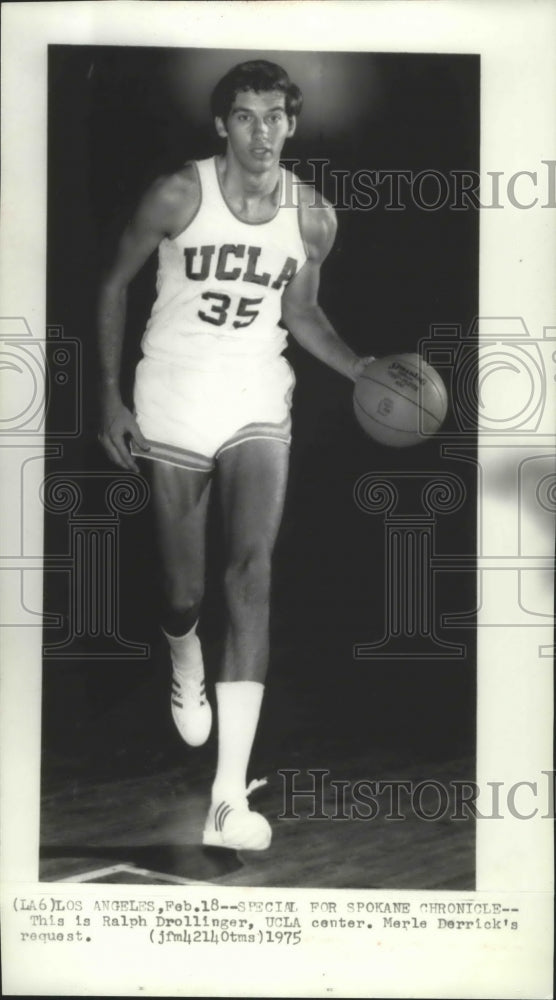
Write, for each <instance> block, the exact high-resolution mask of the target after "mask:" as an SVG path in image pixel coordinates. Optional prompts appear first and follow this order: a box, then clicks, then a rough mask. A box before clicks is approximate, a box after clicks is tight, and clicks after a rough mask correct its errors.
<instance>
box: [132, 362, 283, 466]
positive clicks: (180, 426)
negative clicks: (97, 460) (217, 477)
mask: <svg viewBox="0 0 556 1000" xmlns="http://www.w3.org/2000/svg"><path fill="white" fill-rule="evenodd" d="M294 385H295V376H294V374H293V371H292V368H291V366H290V364H289V363H288V362H287V361H286V359H285V358H283V357H281V356H280V357H278V358H276V359H275V360H274V361H272V362H270V363H269V364H267V365H265V366H263V367H261V368H259V369H257V370H256V371H248V372H246V373H241V372H239V373H238V372H231V371H226V372H206V371H196V370H193V369H187V368H182V367H180V366H179V365H171V364H168V363H167V362H164V361H162V362H161V361H155V360H154V359H152V358H150V357H145V358H143V359H142V360H141V361H140V362H139V364H138V366H137V370H136V373H135V387H134V409H135V417H136V419H137V423H138V424H139V427H140V429H141V432H142V434H143V435H144V437H145V438H146V439H147V441H148V443H149V446H150V448H149V451H141V450H140V449H138V448H134V447H133V446H132V448H131V451H132V454H133V455H135V456H137V457H140V458H150V459H154V460H155V461H160V462H167V463H169V464H170V465H177V466H181V467H182V468H184V469H196V470H199V471H204V472H210V471H211V469H213V468H214V465H215V462H216V460H217V459H218V457H219V455H221V454H222V452H224V451H226V450H227V449H228V448H234V447H236V446H237V445H239V444H242V443H243V442H244V441H252V440H258V439H268V440H276V441H282V442H283V443H284V444H286V445H289V443H290V439H291V418H290V409H291V399H292V393H293V388H294Z"/></svg>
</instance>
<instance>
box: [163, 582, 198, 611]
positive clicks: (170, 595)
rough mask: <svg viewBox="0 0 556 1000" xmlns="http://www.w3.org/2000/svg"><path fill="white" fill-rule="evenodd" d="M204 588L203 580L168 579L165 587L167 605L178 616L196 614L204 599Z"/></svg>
mask: <svg viewBox="0 0 556 1000" xmlns="http://www.w3.org/2000/svg"><path fill="white" fill-rule="evenodd" d="M203 590H204V587H203V582H202V581H195V580H187V581H183V580H179V579H168V580H167V581H166V587H165V591H166V594H165V597H166V600H165V606H166V608H167V609H168V610H169V611H170V612H171V613H172V614H173V615H176V616H179V615H185V616H188V615H191V614H194V613H195V611H196V610H197V611H198V609H199V606H200V604H201V601H202V599H203Z"/></svg>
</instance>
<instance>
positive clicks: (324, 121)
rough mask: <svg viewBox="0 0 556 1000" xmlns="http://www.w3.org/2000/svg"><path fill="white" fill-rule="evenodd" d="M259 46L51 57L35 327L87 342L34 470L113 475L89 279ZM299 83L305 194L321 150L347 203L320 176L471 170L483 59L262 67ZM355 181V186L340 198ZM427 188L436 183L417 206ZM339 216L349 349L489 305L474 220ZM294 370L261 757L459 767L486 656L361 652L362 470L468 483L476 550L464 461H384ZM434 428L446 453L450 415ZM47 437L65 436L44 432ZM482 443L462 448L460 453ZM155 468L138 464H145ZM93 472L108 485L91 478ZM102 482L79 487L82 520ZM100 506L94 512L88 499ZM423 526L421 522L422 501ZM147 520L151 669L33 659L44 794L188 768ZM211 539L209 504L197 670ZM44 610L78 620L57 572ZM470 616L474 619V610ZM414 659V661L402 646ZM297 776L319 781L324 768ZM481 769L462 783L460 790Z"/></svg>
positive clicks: (212, 606) (326, 374)
mask: <svg viewBox="0 0 556 1000" xmlns="http://www.w3.org/2000/svg"><path fill="white" fill-rule="evenodd" d="M256 55H259V53H253V52H239V51H228V50H167V49H156V48H148V49H142V48H122V47H89V46H52V47H51V49H50V62H49V67H50V70H49V72H50V76H49V133H48V277H47V282H48V284H47V297H48V305H47V316H48V322H49V323H50V324H55V325H58V326H61V327H63V331H64V336H65V337H66V338H69V339H75V340H78V341H79V342H80V344H81V349H82V362H81V374H82V383H81V388H79V385H78V384H77V382H76V383H75V386H76V393H78V394H79V399H80V404H81V412H82V426H81V432H80V434H79V435H77V436H75V437H72V438H67V439H62V438H60V440H61V442H62V443H63V454H62V456H61V457H59V458H57V459H53V460H50V462H49V463H48V464H47V473H48V472H50V473H60V472H63V473H67V475H68V478H71V477H72V475H73V476H78V475H79V474H80V473H82V472H83V471H87V472H91V471H95V472H98V473H101V474H110V473H111V472H114V471H115V470H114V467H113V466H111V465H110V463H109V462H108V460H107V459H106V457H105V456H104V453H103V452H102V450H101V449H100V447H99V446H98V445H97V443H96V431H97V413H96V358H95V346H94V314H95V298H96V290H97V286H98V279H99V275H100V272H101V269H102V267H103V266H104V264H105V263H106V261H107V260H108V259H109V256H110V252H111V250H112V248H113V245H114V240H115V238H116V236H117V233H118V232H119V230H120V229H121V226H122V225H123V223H124V222H125V220H126V218H127V217H128V215H129V213H130V212H131V211H132V209H133V206H134V204H135V203H136V200H137V198H138V197H139V195H140V193H141V191H142V190H143V189H144V187H145V185H146V184H147V183H148V182H149V181H150V180H152V179H153V178H154V177H156V176H157V175H159V174H160V173H164V172H166V171H169V170H172V169H174V168H176V167H177V166H178V165H179V164H180V163H182V162H183V161H184V160H186V159H189V158H202V157H204V156H207V155H211V154H212V153H213V152H215V151H216V150H217V149H218V145H217V141H216V139H215V135H214V132H213V128H212V123H211V120H210V112H209V104H208V99H209V94H210V90H211V88H212V86H213V85H214V83H215V82H216V80H217V79H218V78H219V77H220V76H221V75H222V74H223V73H224V72H226V70H227V69H228V68H229V67H230V66H232V65H234V64H235V63H237V62H240V61H242V60H243V59H246V58H253V57H254V56H256ZM260 55H261V57H264V58H270V59H273V60H275V61H277V62H280V63H281V64H282V65H284V66H285V67H286V68H287V69H288V71H289V72H290V75H291V76H292V78H293V79H294V80H295V81H296V82H297V83H299V85H300V86H301V88H302V90H303V92H304V96H305V107H304V110H303V112H302V114H301V116H300V119H299V122H298V129H297V133H296V135H295V136H294V137H293V139H292V140H290V141H289V144H288V145H287V146H286V148H285V150H284V153H285V156H286V157H287V158H288V159H298V160H299V161H301V162H300V164H299V165H298V166H296V168H295V169H296V171H297V173H298V174H299V175H300V176H301V177H304V178H307V179H311V176H312V171H311V167H310V165H309V164H308V163H307V161H308V160H309V159H323V158H327V159H328V160H329V161H330V165H329V167H328V168H327V169H326V170H325V175H324V176H325V183H324V190H323V193H324V194H325V195H326V196H327V197H329V198H330V200H331V201H332V202H335V201H336V191H335V189H334V182H333V174H332V173H331V171H333V170H335V171H337V170H345V171H349V172H350V173H351V172H353V171H356V170H361V169H368V170H410V171H413V172H417V171H419V170H424V169H434V170H437V171H441V172H443V173H446V174H447V172H448V171H450V170H474V171H478V170H479V60H478V58H477V57H475V56H461V55H410V54H380V55H373V54H366V53H349V54H337V53H325V54H316V53H290V52H288V53H283V52H281V53H273V52H266V53H260ZM348 190H349V188H348ZM433 195H434V192H433V191H432V189H431V192H429V196H430V197H431V198H432V197H433ZM385 202H386V199H385V197H384V196H382V197H381V201H380V204H379V205H378V206H377V207H376V208H374V209H373V210H371V211H363V210H358V211H357V210H354V211H347V210H339V211H338V222H339V232H338V239H337V242H336V244H335V247H334V249H333V251H332V253H331V255H330V257H329V259H328V260H327V262H326V264H325V266H324V268H323V282H322V293H321V303H322V305H323V307H324V309H325V311H326V312H327V314H328V315H329V317H330V319H331V320H332V321H333V322H334V324H335V325H336V327H337V329H338V332H339V333H340V335H341V336H342V337H343V338H344V339H345V340H346V341H347V342H348V343H349V344H350V345H351V346H352V347H353V348H354V349H355V350H356V351H357V352H358V353H361V354H376V355H384V354H390V353H393V352H398V351H415V350H417V349H418V344H419V341H420V340H422V339H423V338H426V337H427V336H428V334H429V327H430V325H431V324H433V323H446V324H460V325H461V326H462V327H463V329H466V328H467V327H468V326H469V325H470V323H471V321H472V320H473V318H474V317H475V316H476V315H477V312H478V213H477V212H476V211H471V210H468V211H454V210H450V208H449V207H448V206H446V207H445V208H442V209H439V210H437V211H428V212H427V211H424V210H423V209H422V208H419V207H416V206H414V205H412V204H411V201H410V199H409V197H407V198H406V199H405V200H404V203H405V209H404V210H403V211H388V210H386V207H385ZM155 269H156V261H155V260H154V259H153V261H152V262H150V263H149V264H148V265H147V266H146V268H145V269H144V271H143V272H142V274H141V275H139V277H138V278H137V279H136V281H135V282H134V284H133V286H132V288H131V290H130V301H129V311H128V331H127V338H126V345H125V352H124V355H125V356H124V372H123V384H124V390H125V393H126V394H127V398H128V401H129V393H130V391H131V385H132V379H133V369H134V364H135V362H136V360H137V359H138V357H139V341H140V337H141V335H142V332H143V329H144V325H145V321H146V318H147V316H148V311H149V308H150V304H151V302H152V299H153V294H154V276H155ZM288 356H289V358H290V360H291V361H292V363H293V365H294V368H295V371H296V375H297V388H296V392H295V397H294V443H293V447H292V460H291V479H290V487H289V492H288V498H287V504H286V511H285V515H284V521H283V525H282V529H281V533H280V537H279V541H278V545H277V550H276V557H275V576H274V605H273V620H272V632H273V645H272V660H271V671H270V676H269V684H268V691H267V697H266V699H265V704H264V710H263V724H262V725H261V727H260V731H259V736H258V742H257V747H258V748H259V749H260V750H264V752H265V753H270V754H271V755H272V754H273V753H275V755H276V767H279V766H280V755H279V749H280V746H283V745H287V746H288V747H291V746H292V745H294V744H295V742H296V741H297V740H302V739H305V738H306V737H307V734H312V735H313V736H314V741H315V742H314V745H315V746H318V745H319V740H320V739H321V738H322V740H323V741H326V740H327V739H328V738H329V737H330V734H331V733H332V734H333V735H334V738H337V739H338V740H339V741H341V742H342V743H343V745H344V746H345V745H353V746H354V747H355V746H356V747H357V748H358V750H359V751H361V750H363V752H366V751H367V750H368V754H369V761H372V759H373V754H374V753H375V752H376V751H377V750H380V749H381V750H385V749H388V748H390V747H395V748H397V749H403V750H405V752H406V753H407V757H408V760H415V759H418V758H426V757H427V756H432V755H434V757H435V759H443V758H445V759H449V758H450V757H452V756H453V755H455V754H458V755H460V754H466V755H472V754H473V753H474V749H475V695H476V660H475V637H474V631H473V629H472V628H465V629H460V630H458V629H452V630H450V632H449V633H447V632H446V630H444V631H443V633H442V634H443V637H444V639H445V640H447V641H450V642H460V643H464V644H465V645H466V648H467V654H466V656H465V657H464V658H463V659H460V660H458V659H450V658H447V659H427V658H424V659H411V658H403V657H401V658H399V659H383V660H363V661H360V660H359V661H357V660H355V659H354V656H353V651H352V650H353V646H354V644H355V643H360V642H372V641H375V640H379V639H380V638H381V636H382V634H383V631H384V627H385V586H384V580H385V565H384V562H385V560H384V544H385V527H384V516H383V515H376V516H374V517H373V516H370V515H369V514H365V513H364V512H363V511H361V510H359V509H358V508H357V506H356V504H355V502H354V499H353V490H354V486H355V483H356V481H357V480H358V478H359V477H360V476H362V475H364V474H366V473H370V472H373V471H383V472H384V473H385V474H396V475H400V474H403V473H404V472H407V471H419V470H421V471H423V473H427V474H432V473H434V472H435V471H438V472H451V473H453V474H456V475H458V476H460V477H461V478H462V479H463V480H464V482H465V484H466V490H467V499H466V502H465V504H464V505H463V506H462V507H461V509H459V510H458V511H457V512H455V513H452V514H447V515H446V516H444V517H442V516H441V515H440V516H439V517H438V524H437V529H436V542H435V546H436V550H437V552H439V553H441V554H452V553H457V554H468V555H470V556H472V555H473V553H474V552H475V514H476V510H475V507H476V505H475V497H476V484H475V469H474V465H473V462H467V461H462V460H459V459H457V458H448V457H446V456H443V455H442V454H441V441H440V440H439V439H436V440H432V441H430V442H427V443H425V444H422V445H420V446H419V447H417V448H414V449H402V450H394V449H387V448H384V447H381V446H379V445H376V444H374V443H373V442H372V441H371V440H370V439H368V438H367V437H366V436H365V435H364V433H363V432H362V431H361V429H360V428H359V427H358V425H357V424H356V422H355V420H354V418H353V415H352V410H351V384H350V383H348V382H347V380H344V379H342V378H341V377H340V376H338V375H337V374H335V373H334V372H332V371H330V370H328V369H326V368H325V367H324V366H323V365H321V364H319V362H317V361H316V360H314V359H313V358H311V357H309V356H308V355H307V354H305V353H304V352H303V351H302V350H301V349H300V348H298V347H297V346H296V345H295V344H291V345H290V347H289V348H288ZM66 398H67V397H66V396H62V394H61V393H56V392H53V393H52V394H51V397H50V401H49V407H48V414H47V417H48V421H49V426H50V428H51V430H52V428H58V427H63V426H64V420H65V410H64V407H67V406H68V404H67V402H64V400H65V399H66ZM444 431H445V432H452V433H453V435H454V441H457V440H458V431H457V426H456V423H455V420H454V417H453V414H452V413H451V412H449V414H448V418H447V422H446V425H445V427H444ZM55 440H56V439H55ZM473 451H474V442H473V441H471V443H470V445H469V454H470V456H471V457H472V455H473ZM147 473H148V470H147ZM99 481H100V480H99ZM94 484H95V480H94V478H93V479H90V482H89V486H87V489H88V490H90V492H91V496H90V497H89V499H90V501H91V504H92V508H91V509H94V508H95V503H96V502H97V498H96V496H95V495H94V490H95V485H94ZM98 512H99V513H102V507H101V508H98ZM416 512H418V509H417V508H416ZM67 534H68V522H67V515H52V514H49V515H47V520H46V553H47V555H48V554H49V555H52V556H56V554H57V553H60V552H63V551H65V549H66V548H67ZM152 537H153V532H152V525H151V520H150V514H149V511H148V509H147V510H144V511H142V512H140V513H138V514H136V515H133V516H129V517H127V518H126V517H122V519H121V526H120V540H121V547H120V580H119V584H118V593H119V623H120V625H119V627H120V632H121V634H122V635H123V636H124V637H125V638H126V639H128V640H130V641H133V642H137V643H146V644H148V645H149V646H150V647H151V656H150V657H149V658H147V659H145V658H137V659H135V660H127V661H126V660H120V661H111V660H110V659H102V658H100V659H95V650H97V649H98V643H96V642H95V640H94V639H92V638H83V639H82V640H81V643H82V652H83V654H84V655H87V656H88V657H90V658H87V659H85V658H83V657H82V656H81V655H80V647H79V644H76V645H75V647H74V649H75V655H73V656H71V657H68V658H61V657H60V658H59V659H57V658H56V656H49V657H48V658H47V659H46V660H45V668H44V695H43V781H44V782H47V783H48V782H49V781H53V780H54V779H55V778H56V776H58V777H59V778H60V779H64V778H65V777H67V775H68V774H69V773H70V771H71V772H72V773H75V774H76V775H79V773H80V768H82V767H83V764H84V761H85V760H86V759H90V758H94V760H95V767H96V768H97V771H100V772H102V771H103V769H105V770H106V771H107V773H116V772H117V773H121V774H127V773H132V772H137V771H139V772H140V771H141V769H149V768H151V767H156V766H158V765H159V764H160V763H161V762H162V761H165V760H167V759H179V757H180V754H183V744H181V743H180V741H179V738H178V737H177V735H176V734H175V733H174V732H173V730H172V727H171V723H170V722H169V718H168V717H169V706H168V703H167V701H168V699H167V690H168V669H169V665H168V660H167V654H166V652H165V650H164V648H163V646H162V644H161V642H160V638H159V633H158V625H157V613H156V600H155V589H156V588H155V581H156V565H157V564H156V554H155V551H154V546H153V541H152ZM220 566H221V546H220V538H219V525H218V519H217V517H216V516H215V514H214V512H213V516H212V520H211V535H210V542H209V586H208V591H207V597H206V602H205V608H204V614H203V621H202V634H203V637H204V639H205V646H206V652H207V668H208V671H209V674H210V676H211V677H212V678H214V663H215V660H216V658H217V655H218V649H219V643H220V640H221V634H222V631H221V630H222V603H221V593H220V590H219V587H218V569H219V568H220ZM45 606H46V610H47V611H51V612H53V613H57V614H61V615H63V618H64V620H63V624H62V626H61V630H60V629H56V628H47V629H46V631H45V642H46V644H47V646H48V644H49V643H55V642H58V641H59V640H60V634H64V633H65V632H67V631H68V629H69V628H71V622H70V612H69V590H68V582H67V578H66V576H65V575H64V573H60V572H50V573H49V572H47V573H46V574H45ZM475 606H476V594H475V573H474V572H473V571H471V570H469V571H467V572H457V573H443V574H441V575H439V576H438V578H437V584H436V608H435V627H436V628H437V629H438V630H439V631H440V632H442V630H441V629H440V616H441V614H443V613H446V612H450V613H466V612H468V613H470V614H471V616H472V612H473V610H474V608H475ZM470 621H471V624H472V617H471V619H470ZM408 652H411V649H409V648H408ZM317 756H318V755H315V757H314V758H313V760H312V761H310V762H309V761H307V766H327V761H326V760H317ZM472 777H473V776H472V775H469V778H470V779H472Z"/></svg>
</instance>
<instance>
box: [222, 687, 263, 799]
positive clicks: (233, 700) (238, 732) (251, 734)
mask: <svg viewBox="0 0 556 1000" xmlns="http://www.w3.org/2000/svg"><path fill="white" fill-rule="evenodd" d="M263 693H264V684H260V683H259V682H258V681H223V682H220V683H218V684H216V702H217V705H218V764H217V767H216V776H215V778H214V783H213V786H212V801H213V803H217V802H221V801H222V800H226V801H230V800H233V799H236V798H241V799H243V798H245V789H246V785H247V765H248V764H249V757H250V756H251V748H252V746H253V740H254V739H255V732H256V729H257V723H258V721H259V715H260V711H261V702H262V699H263Z"/></svg>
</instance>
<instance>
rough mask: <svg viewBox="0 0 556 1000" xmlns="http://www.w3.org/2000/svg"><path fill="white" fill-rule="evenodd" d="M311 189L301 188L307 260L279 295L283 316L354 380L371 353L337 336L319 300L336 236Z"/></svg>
mask: <svg viewBox="0 0 556 1000" xmlns="http://www.w3.org/2000/svg"><path fill="white" fill-rule="evenodd" d="M314 197H315V193H314V192H313V191H312V189H310V188H307V187H303V188H302V189H301V199H300V213H301V218H300V221H301V231H302V234H303V239H304V242H305V246H306V248H307V260H306V262H305V264H304V265H303V267H302V268H301V270H300V271H299V273H298V274H297V275H296V276H295V278H293V280H292V281H291V282H290V284H289V285H288V287H287V289H286V290H285V292H284V295H283V298H282V319H283V321H284V323H285V325H286V326H287V328H288V330H289V331H290V333H291V334H292V336H293V337H295V339H296V340H297V342H298V343H299V344H301V346H302V347H304V348H305V349H306V350H307V351H309V352H310V353H311V354H313V355H314V356H315V357H316V358H318V359H319V360H320V361H323V362H324V363H325V364H327V365H329V366H330V367H331V368H334V369H335V370H336V371H338V372H340V374H342V375H346V376H347V378H350V379H352V380H353V381H355V380H356V379H357V377H358V375H359V374H360V372H361V371H362V370H363V369H364V368H365V366H366V365H367V364H368V363H369V362H370V361H371V360H373V359H372V358H371V357H366V358H359V357H357V355H356V354H354V352H353V351H352V350H351V348H350V347H348V345H347V344H346V343H344V341H343V340H342V339H341V338H340V337H339V336H338V334H337V333H336V331H335V329H334V327H333V326H332V324H331V323H330V322H329V320H328V319H327V317H326V315H325V313H324V312H323V310H322V309H321V307H320V306H319V304H318V291H319V285H320V270H321V265H322V263H323V261H324V260H325V259H326V257H327V256H328V254H329V253H330V250H331V249H332V246H333V245H334V240H335V238H336V230H337V222H336V213H335V212H334V209H333V208H332V206H331V205H329V204H328V202H326V201H325V200H324V199H320V204H317V205H315V203H314Z"/></svg>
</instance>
